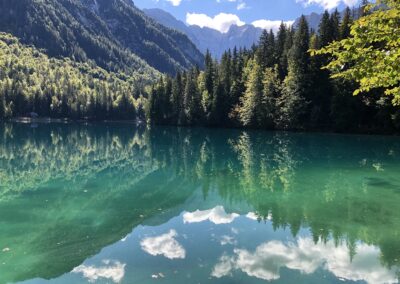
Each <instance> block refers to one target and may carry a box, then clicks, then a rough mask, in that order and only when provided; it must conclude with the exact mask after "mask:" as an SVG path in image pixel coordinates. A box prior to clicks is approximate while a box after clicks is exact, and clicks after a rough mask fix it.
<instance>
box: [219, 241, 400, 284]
mask: <svg viewBox="0 0 400 284" xmlns="http://www.w3.org/2000/svg"><path fill="white" fill-rule="evenodd" d="M380 254H381V252H380V250H379V249H378V248H377V247H375V246H370V245H366V244H359V245H358V246H357V254H356V255H355V256H354V258H353V259H350V255H349V251H348V247H347V246H346V245H344V244H340V245H338V246H335V244H334V242H333V241H328V242H327V243H326V244H324V243H318V244H315V243H314V242H313V240H312V239H311V238H299V239H298V241H297V242H296V243H287V244H285V243H283V242H282V241H269V242H265V243H263V244H261V245H259V246H258V247H257V248H256V249H255V251H254V252H250V251H248V250H246V249H237V248H236V249H234V255H232V256H228V255H227V254H224V255H223V256H221V258H220V260H219V262H218V263H217V264H216V265H215V266H214V269H213V271H212V274H211V275H212V276H214V277H217V278H221V277H224V276H229V275H231V273H232V272H233V271H234V270H241V271H242V272H244V273H246V274H247V275H249V276H252V277H256V278H259V279H264V280H267V281H271V280H277V279H279V278H280V269H281V268H283V267H286V268H288V269H291V270H298V271H300V272H301V273H303V274H312V273H314V272H315V271H316V270H317V269H318V268H320V267H321V268H323V269H325V270H328V271H330V272H331V273H332V274H334V275H335V276H336V277H338V278H339V279H345V280H350V281H365V282H367V283H370V284H380V283H382V284H383V283H398V278H397V276H396V271H395V270H394V269H388V268H386V267H384V266H382V264H381V263H380V260H379V257H380Z"/></svg>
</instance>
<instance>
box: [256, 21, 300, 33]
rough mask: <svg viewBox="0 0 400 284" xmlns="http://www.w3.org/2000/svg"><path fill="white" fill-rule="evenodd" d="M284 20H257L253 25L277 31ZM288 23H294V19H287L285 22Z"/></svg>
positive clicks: (289, 24)
mask: <svg viewBox="0 0 400 284" xmlns="http://www.w3.org/2000/svg"><path fill="white" fill-rule="evenodd" d="M281 23H282V21H271V20H257V21H254V22H253V23H252V25H253V26H255V27H256V28H261V29H264V30H267V31H269V30H271V29H272V30H273V31H274V32H277V31H278V30H279V26H280V25H281ZM284 23H285V24H286V25H288V26H291V25H293V23H294V21H286V22H284Z"/></svg>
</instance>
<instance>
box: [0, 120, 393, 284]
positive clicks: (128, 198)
mask: <svg viewBox="0 0 400 284" xmlns="http://www.w3.org/2000/svg"><path fill="white" fill-rule="evenodd" d="M399 277H400V138H399V137H384V136H353V135H333V134H302V133H283V132H262V131H247V132H246V131H241V130H223V129H201V128H195V129H190V128H169V127H154V128H152V129H145V128H137V127H135V126H132V125H129V124H89V125H83V124H39V125H30V124H12V123H6V124H0V283H26V284H38V283H63V284H64V283H65V284H66V283H68V284H70V283H73V284H74V283H78V284H79V283H145V284H146V283H185V284H186V283H246V284H247V283H307V284H312V283H316V284H317V283H318V284H324V283H371V284H379V283H399V281H400V280H399Z"/></svg>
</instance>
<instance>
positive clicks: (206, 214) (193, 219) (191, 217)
mask: <svg viewBox="0 0 400 284" xmlns="http://www.w3.org/2000/svg"><path fill="white" fill-rule="evenodd" d="M237 217H239V214H236V213H232V214H227V213H226V212H225V209H224V207H222V206H217V207H215V208H213V209H210V210H204V211H200V210H197V211H195V212H192V213H190V212H186V213H185V214H183V222H184V223H200V222H203V221H206V220H209V221H210V222H212V223H214V224H217V225H219V224H229V223H232V222H233V221H234V220H235V219H236V218H237Z"/></svg>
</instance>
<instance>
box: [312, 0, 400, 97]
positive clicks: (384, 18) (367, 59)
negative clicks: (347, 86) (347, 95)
mask: <svg viewBox="0 0 400 284" xmlns="http://www.w3.org/2000/svg"><path fill="white" fill-rule="evenodd" d="M365 9H366V11H367V13H366V14H365V15H364V16H363V17H361V18H360V19H358V20H356V21H355V22H354V23H353V25H352V26H351V31H350V36H349V37H348V38H344V39H342V40H341V41H334V42H332V43H331V44H329V45H328V46H326V47H324V48H322V49H320V50H313V51H312V53H313V54H317V55H320V54H326V55H330V56H332V57H333V60H332V61H331V62H329V64H327V65H326V68H327V69H329V70H331V71H333V75H332V78H344V79H349V80H354V81H356V82H357V83H358V84H359V87H358V88H357V89H356V90H355V91H354V95H358V94H360V93H365V92H370V91H371V90H373V89H380V88H384V90H385V94H386V95H390V96H392V97H393V100H392V103H393V104H394V105H400V87H399V84H400V64H399V60H400V2H399V1H397V0H378V1H377V2H376V3H375V4H371V5H368V6H366V8H365ZM342 34H343V35H347V32H345V31H342Z"/></svg>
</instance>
